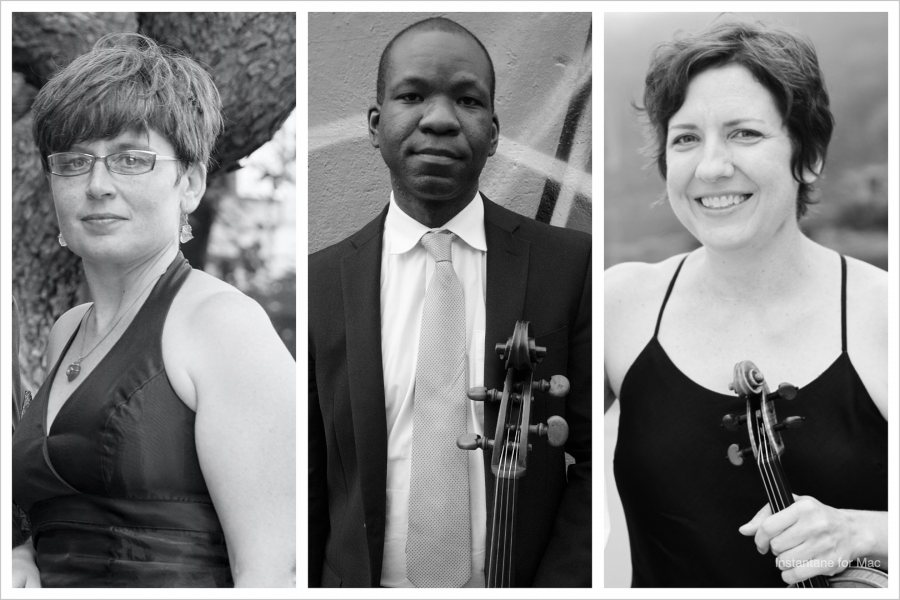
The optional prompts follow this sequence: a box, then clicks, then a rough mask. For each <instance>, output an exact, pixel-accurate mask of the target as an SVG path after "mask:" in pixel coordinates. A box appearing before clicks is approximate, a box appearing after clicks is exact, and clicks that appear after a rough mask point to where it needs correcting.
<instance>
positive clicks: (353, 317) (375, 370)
mask: <svg viewBox="0 0 900 600" xmlns="http://www.w3.org/2000/svg"><path fill="white" fill-rule="evenodd" d="M386 215H387V209H385V211H384V212H382V214H381V216H380V217H379V218H377V219H375V220H374V221H372V222H371V223H369V225H367V226H366V227H365V228H363V229H362V230H361V231H360V232H359V233H358V234H356V235H354V236H353V237H352V238H351V239H350V243H351V244H352V245H353V246H354V247H355V248H356V252H353V253H350V254H348V255H347V256H345V257H344V258H343V259H342V261H341V287H342V290H343V301H344V315H345V321H346V327H347V329H346V335H347V373H348V378H349V387H350V390H349V391H350V408H351V415H352V419H353V423H352V434H351V435H352V439H353V440H355V442H356V448H355V450H356V464H357V468H358V469H359V477H360V484H361V486H362V499H363V504H364V507H363V508H364V511H365V517H366V525H367V528H366V533H367V536H368V540H369V554H370V556H371V557H372V558H373V576H375V575H377V576H380V571H381V556H382V552H383V544H384V514H385V486H386V482H387V431H386V426H385V422H386V416H385V407H384V373H383V370H382V360H381V291H380V290H381V246H382V238H383V235H382V233H383V230H384V218H385V216H386ZM335 426H336V427H349V426H350V425H349V424H345V423H336V424H335ZM345 439H346V438H345Z"/></svg>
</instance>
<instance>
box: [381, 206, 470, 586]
mask: <svg viewBox="0 0 900 600" xmlns="http://www.w3.org/2000/svg"><path fill="white" fill-rule="evenodd" d="M445 229H446V230H449V231H452V232H453V233H455V234H456V239H454V240H453V244H452V246H451V252H452V255H453V268H454V269H455V270H456V275H457V277H459V281H460V283H461V284H462V288H463V292H464V293H465V298H466V348H468V365H469V387H474V386H480V385H484V335H485V334H484V331H485V303H484V299H485V286H486V282H487V279H486V277H485V272H486V270H487V258H486V257H487V243H486V241H485V236H484V203H483V201H482V199H481V195H480V194H478V193H476V194H475V197H474V198H473V199H472V201H471V202H469V204H468V205H467V206H466V207H465V208H464V209H463V210H462V211H460V212H459V214H457V215H456V216H455V217H453V219H451V220H450V221H449V222H448V223H446V224H445V225H444V226H442V227H439V228H429V227H426V226H425V225H423V224H421V223H419V222H418V221H416V220H415V219H413V218H412V217H410V216H409V215H407V214H406V213H404V212H403V210H402V209H401V208H400V207H399V206H398V205H397V203H396V201H395V200H394V195H393V193H391V202H390V206H389V208H388V214H387V218H386V220H385V224H384V246H383V248H382V252H381V356H382V365H383V369H384V400H385V412H386V413H387V435H388V443H387V451H388V460H387V510H386V513H387V514H386V522H385V533H384V563H383V566H382V571H381V585H383V586H385V587H411V586H412V584H411V583H410V581H409V580H408V579H407V577H406V531H407V522H406V521H407V514H408V512H409V510H408V502H409V479H410V461H411V450H412V438H413V400H414V395H415V380H416V358H417V356H418V354H419V330H420V328H421V321H422V310H423V307H424V303H425V291H426V287H427V285H428V282H429V281H430V279H431V275H432V273H434V259H433V258H431V256H430V255H429V254H428V252H427V251H426V250H425V248H423V247H422V245H421V244H420V243H419V240H420V239H421V238H422V235H424V234H425V233H427V232H428V231H440V230H445ZM468 403H469V411H468V417H467V427H468V431H469V432H473V433H477V434H479V435H481V434H482V433H483V430H484V406H483V404H482V403H480V402H473V401H471V400H468ZM460 433H464V432H460ZM450 451H451V452H468V455H469V502H470V509H471V516H472V578H471V579H470V581H469V583H467V584H466V587H484V552H485V535H486V528H487V523H486V520H487V517H486V512H487V509H486V507H485V502H486V500H485V486H484V462H483V458H482V453H481V451H479V450H475V451H466V450H460V449H458V448H456V447H455V445H454V446H453V448H452V449H451V450H450ZM435 517H436V518H439V515H435Z"/></svg>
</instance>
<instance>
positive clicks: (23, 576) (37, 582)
mask: <svg viewBox="0 0 900 600" xmlns="http://www.w3.org/2000/svg"><path fill="white" fill-rule="evenodd" d="M12 587H14V588H29V587H41V574H40V572H39V571H38V568H37V565H36V564H35V562H34V547H33V546H32V545H31V538H29V539H28V540H27V541H26V542H25V543H24V544H21V545H19V546H16V547H15V548H13V551H12Z"/></svg>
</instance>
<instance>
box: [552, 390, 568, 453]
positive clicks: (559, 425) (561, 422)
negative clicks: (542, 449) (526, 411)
mask: <svg viewBox="0 0 900 600" xmlns="http://www.w3.org/2000/svg"><path fill="white" fill-rule="evenodd" d="M567 383H568V382H567ZM567 439H569V424H568V423H566V420H565V419H563V418H562V417H560V416H558V415H553V416H552V417H550V418H548V419H547V443H548V444H550V445H551V446H553V447H554V448H559V447H560V446H562V445H563V444H565V443H566V440H567Z"/></svg>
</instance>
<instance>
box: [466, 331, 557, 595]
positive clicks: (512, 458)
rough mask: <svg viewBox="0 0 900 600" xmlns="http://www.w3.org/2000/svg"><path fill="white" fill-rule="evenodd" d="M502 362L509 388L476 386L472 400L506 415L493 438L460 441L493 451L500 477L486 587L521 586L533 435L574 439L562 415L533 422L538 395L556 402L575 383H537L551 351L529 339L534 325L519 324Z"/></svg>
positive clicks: (552, 440)
mask: <svg viewBox="0 0 900 600" xmlns="http://www.w3.org/2000/svg"><path fill="white" fill-rule="evenodd" d="M495 351H496V352H497V355H498V356H499V357H500V360H502V361H505V367H506V379H505V381H504V383H503V390H502V391H498V390H496V389H490V390H489V389H486V388H484V387H475V388H470V389H469V391H468V396H469V398H470V399H472V400H476V401H480V402H499V403H500V412H499V416H498V417H497V427H496V430H495V431H494V437H493V438H486V437H482V436H480V435H477V434H473V433H469V434H464V435H461V436H460V437H459V439H457V441H456V445H457V446H458V447H459V448H461V449H463V450H476V449H481V450H482V451H485V452H487V451H490V452H491V472H492V473H493V474H494V502H493V512H492V518H491V529H490V539H489V540H488V547H487V558H486V561H485V562H486V573H485V587H489V588H491V587H496V588H500V587H515V585H516V584H515V581H514V565H515V561H514V557H513V536H514V534H515V512H516V499H517V494H518V481H519V479H521V478H522V477H524V476H525V472H526V469H527V468H528V452H529V451H530V450H532V446H531V441H530V440H531V439H532V438H531V437H530V436H534V438H535V439H537V438H546V439H547V443H549V444H550V445H551V446H554V447H559V446H562V445H563V444H564V443H565V442H566V439H568V437H569V425H568V424H567V423H566V421H565V419H563V418H562V417H560V416H556V415H554V416H551V417H550V418H548V419H547V422H546V423H537V424H531V402H532V399H533V397H534V396H533V394H534V393H535V392H536V391H538V392H546V393H549V394H550V395H551V396H553V397H556V398H562V397H565V396H566V394H568V393H569V380H568V379H566V378H565V377H564V376H562V375H554V376H553V377H551V378H550V381H546V380H540V381H534V370H535V368H536V367H537V365H538V363H540V362H541V360H542V359H543V358H544V357H545V356H546V354H547V349H546V348H545V347H543V346H536V345H535V343H534V338H531V337H529V335H528V322H527V321H517V322H516V325H515V328H514V329H513V334H512V336H510V338H509V339H508V340H507V341H506V342H505V343H499V344H496V345H495Z"/></svg>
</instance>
